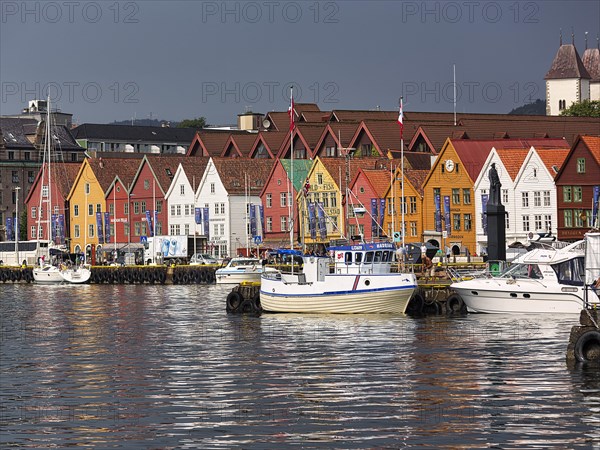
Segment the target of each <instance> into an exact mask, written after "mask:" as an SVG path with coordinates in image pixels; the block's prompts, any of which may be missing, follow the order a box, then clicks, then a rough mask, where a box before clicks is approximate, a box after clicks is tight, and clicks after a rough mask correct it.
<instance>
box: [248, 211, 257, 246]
mask: <svg viewBox="0 0 600 450" xmlns="http://www.w3.org/2000/svg"><path fill="white" fill-rule="evenodd" d="M249 206H250V235H251V236H252V238H253V239H254V236H256V210H255V209H254V205H252V204H250V205H249Z"/></svg>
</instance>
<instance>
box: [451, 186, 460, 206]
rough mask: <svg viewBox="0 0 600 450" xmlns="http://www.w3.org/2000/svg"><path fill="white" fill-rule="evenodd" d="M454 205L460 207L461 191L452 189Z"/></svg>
mask: <svg viewBox="0 0 600 450" xmlns="http://www.w3.org/2000/svg"><path fill="white" fill-rule="evenodd" d="M452 204H453V205H460V189H459V188H452Z"/></svg>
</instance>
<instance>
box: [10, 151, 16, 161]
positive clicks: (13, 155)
mask: <svg viewBox="0 0 600 450" xmlns="http://www.w3.org/2000/svg"><path fill="white" fill-rule="evenodd" d="M8 159H15V152H13V151H10V152H8Z"/></svg>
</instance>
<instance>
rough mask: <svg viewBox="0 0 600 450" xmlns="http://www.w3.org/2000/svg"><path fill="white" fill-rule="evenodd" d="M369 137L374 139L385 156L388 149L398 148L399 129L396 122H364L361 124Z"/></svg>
mask: <svg viewBox="0 0 600 450" xmlns="http://www.w3.org/2000/svg"><path fill="white" fill-rule="evenodd" d="M363 124H364V127H366V128H367V129H368V130H369V132H370V133H371V136H373V138H374V139H375V142H374V144H375V145H377V146H378V147H379V148H380V150H381V152H382V154H383V155H385V154H386V153H387V151H388V150H390V149H399V148H400V127H399V126H398V122H396V121H393V122H392V121H383V120H365V121H364V122H363Z"/></svg>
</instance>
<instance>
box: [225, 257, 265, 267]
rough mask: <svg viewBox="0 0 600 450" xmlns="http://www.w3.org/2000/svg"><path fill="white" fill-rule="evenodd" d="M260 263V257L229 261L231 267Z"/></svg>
mask: <svg viewBox="0 0 600 450" xmlns="http://www.w3.org/2000/svg"><path fill="white" fill-rule="evenodd" d="M257 264H259V260H258V259H235V258H234V259H232V260H231V261H230V262H229V267H238V266H254V265H257Z"/></svg>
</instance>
